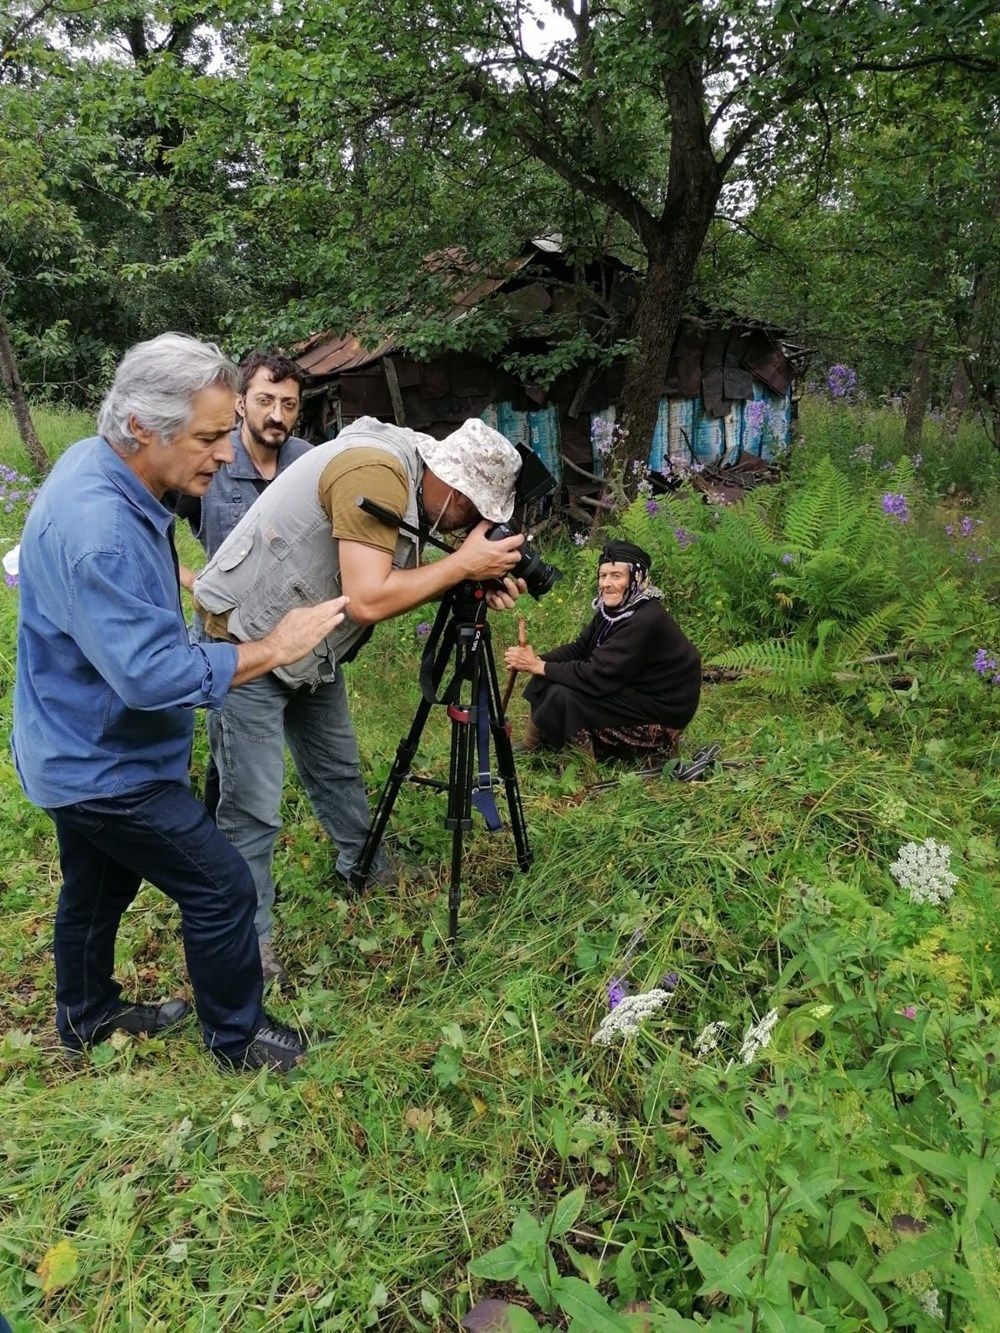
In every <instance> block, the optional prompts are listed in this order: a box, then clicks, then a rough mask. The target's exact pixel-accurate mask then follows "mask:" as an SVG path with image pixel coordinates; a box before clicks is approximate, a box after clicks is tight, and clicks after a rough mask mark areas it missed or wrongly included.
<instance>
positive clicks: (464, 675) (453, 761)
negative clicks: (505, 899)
mask: <svg viewBox="0 0 1000 1333" xmlns="http://www.w3.org/2000/svg"><path fill="white" fill-rule="evenodd" d="M475 640H476V629H475V627H473V628H472V629H470V628H468V627H463V628H462V629H461V630H460V631H459V635H458V659H459V660H458V667H457V669H456V679H457V680H463V681H465V682H466V683H467V684H468V687H469V690H470V698H469V703H468V705H467V706H464V705H462V704H461V702H459V703H458V704H451V705H449V708H448V716H449V717H450V718H451V758H450V763H449V781H448V816H447V818H446V820H445V827H446V828H449V829H451V879H450V882H449V886H448V943H449V944H450V945H454V943H455V941H456V940H457V938H458V913H459V909H460V908H461V906H462V856H463V851H464V846H463V844H464V839H465V834H466V831H467V830H469V829H471V828H472V772H473V770H472V766H473V762H474V760H475V756H476V702H477V698H478V694H479V654H478V651H476V648H475V647H474V648H473V649H472V651H470V643H472V644H475ZM477 646H478V645H477Z"/></svg>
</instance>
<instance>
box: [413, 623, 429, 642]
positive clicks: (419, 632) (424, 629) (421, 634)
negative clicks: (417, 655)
mask: <svg viewBox="0 0 1000 1333" xmlns="http://www.w3.org/2000/svg"><path fill="white" fill-rule="evenodd" d="M413 632H414V634H416V636H417V638H418V639H426V638H427V636H428V634H430V632H431V626H430V622H429V621H427V620H421V622H420V624H419V625H418V626H417V628H416V629H415V630H414V631H413Z"/></svg>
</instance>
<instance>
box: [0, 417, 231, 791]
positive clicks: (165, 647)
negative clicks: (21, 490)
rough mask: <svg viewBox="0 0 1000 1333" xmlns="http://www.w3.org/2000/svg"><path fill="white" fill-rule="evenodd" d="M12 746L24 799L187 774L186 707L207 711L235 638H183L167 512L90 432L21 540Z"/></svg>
mask: <svg viewBox="0 0 1000 1333" xmlns="http://www.w3.org/2000/svg"><path fill="white" fill-rule="evenodd" d="M18 573H19V588H20V616H19V620H18V630H17V678H16V681H15V684H14V734H13V737H12V748H13V751H14V763H15V765H16V767H17V772H18V776H19V777H20V779H21V785H22V786H23V787H24V790H25V793H26V795H27V796H28V799H29V800H31V801H33V802H34V803H35V804H36V805H41V806H46V807H54V806H63V805H72V804H74V803H75V802H77V801H83V800H87V799H91V798H93V797H97V796H118V795H122V794H124V793H126V792H129V791H132V790H134V789H135V788H136V787H138V786H140V785H141V784H142V783H145V782H152V781H163V780H168V779H173V780H177V781H182V782H186V781H187V771H188V757H189V750H190V745H191V736H192V732H193V729H194V714H193V712H192V710H193V709H194V708H196V707H198V706H199V705H202V704H204V705H207V706H208V707H210V708H212V707H214V708H218V707H219V706H220V705H221V703H222V700H223V697H224V696H225V693H226V691H227V690H228V688H229V686H230V684H231V682H232V679H233V676H234V674H235V672H236V660H237V650H236V647H235V646H234V645H233V644H228V643H226V644H191V643H189V642H188V633H187V627H186V625H185V623H184V613H183V610H182V608H181V600H180V592H179V589H178V583H177V557H176V554H175V552H174V547H173V514H172V513H171V512H170V510H169V509H166V508H165V507H164V506H163V505H162V504H160V502H159V500H157V499H156V497H155V496H154V495H153V494H152V492H151V491H150V490H149V489H148V488H147V487H146V486H144V485H143V483H142V482H141V481H140V480H139V478H138V477H137V476H136V475H135V473H134V472H133V471H132V470H131V468H129V467H128V466H127V464H126V463H125V462H124V461H123V460H122V459H121V458H120V457H119V456H118V455H117V454H116V453H115V452H114V450H113V449H112V448H111V446H110V445H109V444H108V443H107V442H106V441H105V440H104V439H102V438H101V437H99V436H97V437H94V438H92V439H88V440H81V441H80V442H79V443H78V444H75V445H73V447H72V448H71V449H68V450H67V452H66V453H65V454H64V455H63V456H62V458H60V460H59V462H58V463H57V464H56V465H55V467H54V468H53V469H52V472H51V473H50V475H49V477H48V480H47V481H46V482H45V484H44V486H43V487H42V489H41V491H40V492H39V495H38V499H37V500H36V501H35V503H34V505H33V506H32V509H31V513H30V514H29V515H28V521H27V523H26V524H25V527H24V534H23V536H22V538H21V551H20V567H19V571H18Z"/></svg>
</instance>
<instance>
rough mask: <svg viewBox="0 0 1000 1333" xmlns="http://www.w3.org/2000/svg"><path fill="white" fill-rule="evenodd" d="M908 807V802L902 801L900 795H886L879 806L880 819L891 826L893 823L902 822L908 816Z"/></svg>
mask: <svg viewBox="0 0 1000 1333" xmlns="http://www.w3.org/2000/svg"><path fill="white" fill-rule="evenodd" d="M906 809H907V806H906V802H905V801H901V800H900V799H899V797H898V796H886V797H885V799H884V800H883V801H882V802H881V804H880V805H879V807H878V817H879V821H880V823H882V824H885V825H886V826H888V827H890V828H891V827H892V825H893V824H900V823H902V821H903V820H904V819H905V818H906Z"/></svg>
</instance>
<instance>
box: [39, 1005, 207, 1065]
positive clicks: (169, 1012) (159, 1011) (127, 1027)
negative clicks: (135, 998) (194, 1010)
mask: <svg viewBox="0 0 1000 1333" xmlns="http://www.w3.org/2000/svg"><path fill="white" fill-rule="evenodd" d="M190 1010H191V1006H190V1005H189V1004H188V1002H187V1001H186V1000H167V1002H166V1003H165V1004H121V1005H119V1007H118V1008H117V1009H115V1010H113V1011H112V1012H111V1014H109V1016H108V1017H107V1018H105V1019H104V1021H103V1022H101V1023H98V1025H97V1027H96V1028H95V1029H94V1032H93V1035H92V1036H90V1037H89V1038H88V1039H87V1040H86V1041H85V1042H81V1044H80V1046H68V1045H67V1046H66V1047H65V1050H66V1052H67V1054H68V1055H70V1056H77V1055H79V1054H81V1052H82V1051H84V1050H86V1049H87V1048H88V1047H90V1046H97V1045H98V1044H99V1043H100V1042H102V1041H107V1039H108V1038H109V1037H110V1036H111V1034H112V1032H131V1033H134V1034H135V1035H136V1036H138V1035H139V1034H141V1033H143V1034H145V1035H146V1036H148V1037H155V1036H158V1035H159V1033H161V1032H165V1031H166V1030H167V1028H172V1027H174V1026H175V1025H176V1024H177V1023H180V1022H182V1021H183V1020H184V1019H185V1018H187V1016H188V1014H189V1013H190Z"/></svg>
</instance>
